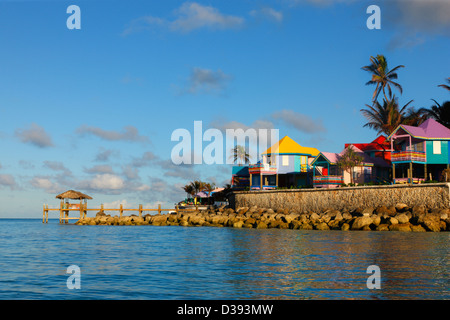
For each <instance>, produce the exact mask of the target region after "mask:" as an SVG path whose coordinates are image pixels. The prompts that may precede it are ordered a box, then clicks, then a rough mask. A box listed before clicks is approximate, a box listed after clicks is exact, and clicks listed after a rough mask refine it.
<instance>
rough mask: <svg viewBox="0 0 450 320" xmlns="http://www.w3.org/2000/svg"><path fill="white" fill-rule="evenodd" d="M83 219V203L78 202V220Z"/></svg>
mask: <svg viewBox="0 0 450 320" xmlns="http://www.w3.org/2000/svg"><path fill="white" fill-rule="evenodd" d="M82 218H83V201H82V200H80V219H82Z"/></svg>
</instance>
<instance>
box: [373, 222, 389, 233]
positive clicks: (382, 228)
mask: <svg viewBox="0 0 450 320" xmlns="http://www.w3.org/2000/svg"><path fill="white" fill-rule="evenodd" d="M375 230H376V231H389V225H388V224H385V223H383V224H380V225H379V226H378V227H377V228H376V229H375Z"/></svg>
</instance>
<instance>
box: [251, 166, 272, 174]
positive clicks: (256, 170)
mask: <svg viewBox="0 0 450 320" xmlns="http://www.w3.org/2000/svg"><path fill="white" fill-rule="evenodd" d="M248 172H249V173H250V174H276V173H277V166H273V165H269V164H267V163H264V164H262V163H257V164H251V165H249V166H248Z"/></svg>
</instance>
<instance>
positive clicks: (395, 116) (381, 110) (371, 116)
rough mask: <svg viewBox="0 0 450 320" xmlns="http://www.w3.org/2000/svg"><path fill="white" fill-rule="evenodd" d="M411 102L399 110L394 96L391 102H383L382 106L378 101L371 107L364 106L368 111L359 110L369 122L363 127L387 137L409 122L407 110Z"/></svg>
mask: <svg viewBox="0 0 450 320" xmlns="http://www.w3.org/2000/svg"><path fill="white" fill-rule="evenodd" d="M412 101H413V100H411V101H409V102H408V103H407V104H405V105H404V106H403V107H401V108H400V107H399V105H398V101H397V98H396V97H395V96H394V97H393V98H392V99H391V100H383V105H381V104H380V103H379V102H378V101H376V102H375V103H374V104H373V105H372V106H370V105H368V104H366V106H367V107H368V109H361V110H360V111H361V112H362V114H363V115H364V117H365V118H366V119H367V120H369V122H368V123H366V124H365V125H364V127H369V128H371V129H375V130H377V133H378V134H380V133H384V134H385V135H388V136H389V135H390V134H391V133H392V131H394V130H395V128H397V127H398V125H399V124H402V123H404V122H405V121H407V120H410V119H409V118H408V117H407V108H408V105H409V104H410V103H411V102H412Z"/></svg>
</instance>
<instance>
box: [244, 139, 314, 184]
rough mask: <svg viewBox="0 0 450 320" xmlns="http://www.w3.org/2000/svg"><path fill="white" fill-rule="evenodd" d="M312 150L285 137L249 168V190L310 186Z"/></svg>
mask: <svg viewBox="0 0 450 320" xmlns="http://www.w3.org/2000/svg"><path fill="white" fill-rule="evenodd" d="M318 154H319V150H317V149H316V148H309V147H303V146H301V145H299V144H298V143H297V142H295V141H294V140H292V139H291V138H290V137H288V136H285V137H284V138H282V139H281V140H280V141H278V142H277V143H275V144H274V145H273V146H271V147H270V148H269V149H267V150H266V151H265V152H264V153H263V154H262V160H261V161H259V162H258V163H256V164H254V165H250V166H249V174H250V188H251V189H261V190H262V189H273V188H277V187H286V188H289V187H292V186H294V187H300V186H306V185H309V184H312V175H311V166H310V164H311V162H312V161H313V160H314V159H315V157H316V156H317V155H318Z"/></svg>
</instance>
